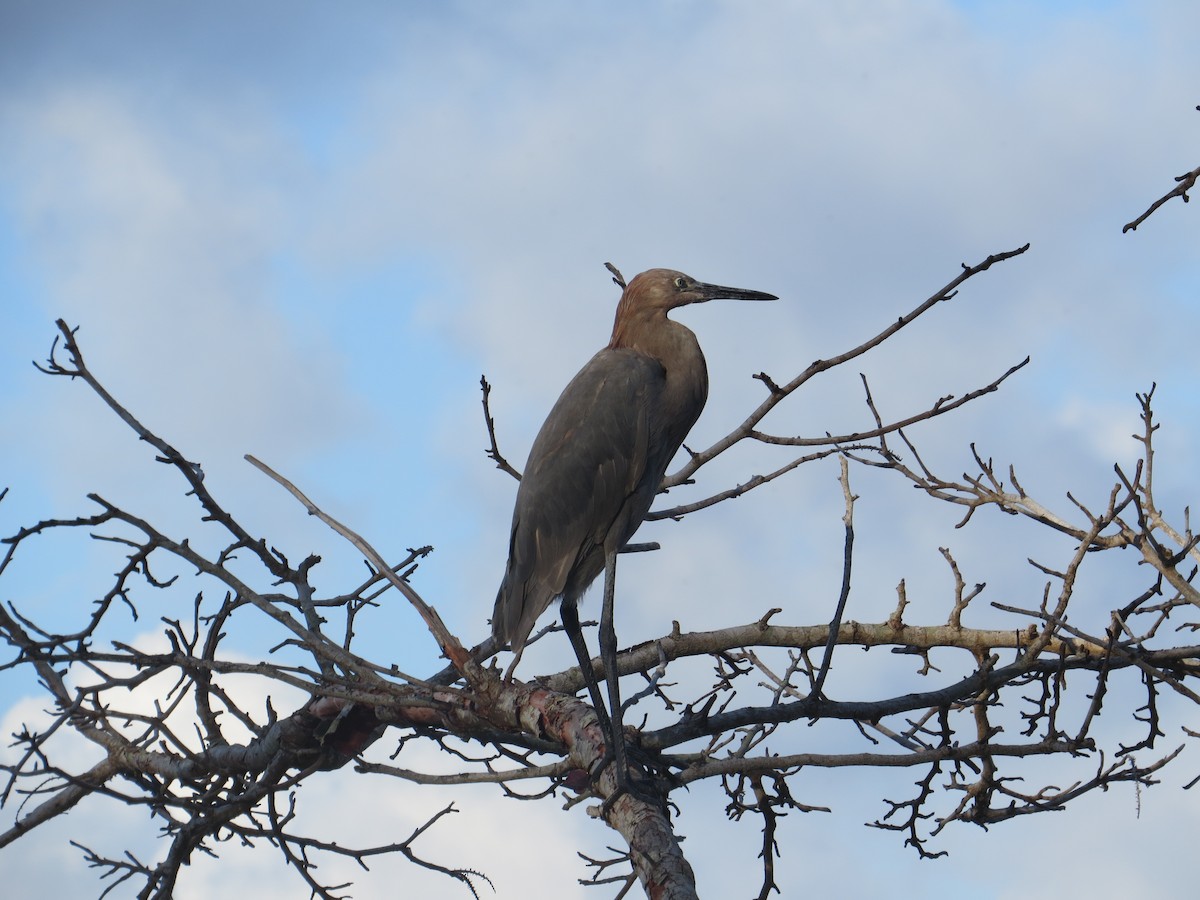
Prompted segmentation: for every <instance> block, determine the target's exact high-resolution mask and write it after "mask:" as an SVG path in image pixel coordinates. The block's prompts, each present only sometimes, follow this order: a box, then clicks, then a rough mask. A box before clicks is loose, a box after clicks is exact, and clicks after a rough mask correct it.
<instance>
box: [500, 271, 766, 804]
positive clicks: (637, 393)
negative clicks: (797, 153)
mask: <svg viewBox="0 0 1200 900" xmlns="http://www.w3.org/2000/svg"><path fill="white" fill-rule="evenodd" d="M618 284H621V282H620V281H618ZM622 286H623V287H624V290H623V291H622V294H621V299H620V301H619V302H618V304H617V312H616V317H615V319H614V322H613V330H612V337H611V339H610V340H609V342H608V346H606V347H604V348H603V349H602V350H600V351H599V352H598V353H596V355H595V356H593V357H592V358H591V360H590V361H589V362H588V363H587V365H585V366H584V367H583V368H582V369H581V370H580V371H579V373H578V374H577V375H576V376H575V377H574V378H573V379H572V380H571V382H570V383H569V384H568V385H567V386H566V388H565V389H564V390H563V392H562V394H561V395H560V396H559V398H558V400H557V402H555V404H554V407H553V408H552V409H551V410H550V414H549V416H547V418H546V421H545V423H544V424H543V425H542V427H541V430H540V431H539V432H538V435H537V438H536V439H535V440H534V442H533V446H532V448H531V450H530V452H529V460H528V461H527V462H526V464H525V470H524V473H523V475H522V478H521V482H520V486H519V487H518V489H517V499H516V504H515V506H514V509H513V518H512V531H511V533H510V536H509V543H508V564H507V566H506V567H505V570H504V578H503V580H502V581H501V583H500V589H499V591H498V592H497V594H496V606H495V610H494V612H493V614H492V636H493V638H494V639H495V642H496V646H497V647H503V646H505V645H508V647H509V649H510V650H512V652H513V654H514V660H513V663H512V664H511V665H510V667H509V672H510V673H511V672H512V669H513V668H515V666H516V663H517V661H519V659H520V657H521V653H522V651H523V650H524V648H525V644H526V642H527V641H528V640H529V636H530V634H531V633H532V631H533V628H534V625H535V623H536V622H537V620H538V619H539V618H540V617H541V615H542V614H543V613H544V612H545V611H546V610H547V609H548V608H549V607H550V605H551V604H552V603H553V602H554V601H555V600H556V599H557V600H560V601H561V613H560V614H561V620H562V625H563V630H565V631H566V632H567V635H568V637H569V638H570V640H571V646H572V648H573V649H574V651H575V656H576V658H577V659H578V661H579V665H580V667H581V669H582V670H583V676H584V679H585V681H586V682H587V685H588V690H589V694H590V696H591V699H592V705H593V706H594V707H595V710H596V717H597V719H598V721H599V722H600V726H601V728H602V729H603V730H604V731H605V732H606V735H605V741H606V748H605V761H609V760H611V761H612V762H613V763H615V765H616V767H617V768H616V776H617V784H618V786H619V788H624V786H625V785H626V784H627V782H626V777H627V765H626V759H625V748H624V730H623V726H622V720H623V716H622V712H623V711H622V709H621V701H620V689H619V686H618V675H617V668H616V656H617V639H616V632H615V630H614V628H613V617H612V612H613V597H614V594H615V589H616V558H617V554H618V553H619V552H620V550H621V548H622V547H624V546H625V545H626V543H628V541H629V539H630V538H631V537H632V536H633V534H634V532H635V531H637V529H638V526H639V525H641V524H642V520H643V519H645V517H646V514H647V513H648V512H649V511H650V505H651V503H652V502H653V500H654V497H655V495H656V494H657V493H658V492H659V489H660V488H661V486H662V481H663V477H664V476H665V474H666V471H667V466H668V465H670V463H671V460H672V458H673V457H674V456H675V453H676V451H678V450H679V448H680V446H681V445H682V444H683V441H684V439H685V438H686V437H687V434H688V432H689V431H690V430H691V428H692V426H693V425H694V424H695V422H696V420H697V419H698V418H699V417H700V413H701V411H702V410H703V409H704V404H705V401H706V400H707V399H708V368H707V366H706V365H705V362H704V354H703V353H702V352H701V351H700V344H699V342H698V341H697V340H696V336H695V334H693V333H692V331H691V329H689V328H687V326H685V325H682V324H681V323H679V322H676V321H675V320H673V319H671V318H668V315H667V314H668V313H669V312H670V311H671V310H673V309H677V308H678V307H681V306H687V305H689V304H693V303H705V302H707V301H709V300H716V299H730V300H777V299H778V298H777V297H776V296H775V295H774V294H767V293H764V292H762V291H751V290H746V289H743V288H732V287H723V286H721V285H716V284H707V283H705V282H702V281H697V280H696V279H695V278H692V277H691V276H690V275H685V274H684V273H682V272H677V271H675V270H673V269H650V270H648V271H646V272H642V273H641V274H640V275H638V276H637V277H635V278H634V279H632V280H631V281H630V282H629V283H628V285H622ZM601 572H604V576H605V577H604V601H603V605H602V609H601V618H600V631H599V642H600V656H601V660H602V662H603V665H604V676H605V681H606V682H607V686H608V710H607V714H606V710H605V708H604V701H603V698H602V697H601V694H600V689H599V685H598V683H597V680H596V677H595V673H594V672H593V671H592V663H591V655H590V654H589V653H588V650H587V644H586V642H585V640H584V637H583V632H582V630H581V628H580V624H579V611H578V610H579V600H580V598H581V597H582V595H583V593H584V592H585V591H586V590H587V588H588V587H589V586H590V585H591V583H592V582H593V581H595V579H596V578H597V576H599V574H600V573H601Z"/></svg>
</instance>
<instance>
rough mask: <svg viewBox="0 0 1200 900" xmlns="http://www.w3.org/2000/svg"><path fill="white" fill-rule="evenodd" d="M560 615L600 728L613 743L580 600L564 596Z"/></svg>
mask: <svg viewBox="0 0 1200 900" xmlns="http://www.w3.org/2000/svg"><path fill="white" fill-rule="evenodd" d="M559 615H560V616H561V617H562V625H563V631H565V632H566V633H567V637H568V638H570V639H571V647H572V649H574V651H575V658H576V659H577V660H579V670H580V671H581V672H582V673H583V680H584V681H585V682H587V689H588V694H589V696H591V698H592V706H593V707H595V710H596V718H597V719H599V721H600V729H601V730H602V731H603V732H604V740H605V743H606V744H608V743H611V740H610V736H611V735H612V722H611V721H609V718H608V710H606V709H605V708H604V698H603V696H601V694H600V684H599V683H598V682H597V681H596V673H595V672H593V671H592V656H591V654H590V653H588V648H587V642H586V641H585V640H584V639H583V628H582V627H581V626H580V624H579V606H578V602H577V601H576V600H573V599H568V598H566V597H564V598H563V601H562V608H561V609H560V610H559Z"/></svg>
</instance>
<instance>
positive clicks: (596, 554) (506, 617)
mask: <svg viewBox="0 0 1200 900" xmlns="http://www.w3.org/2000/svg"><path fill="white" fill-rule="evenodd" d="M666 391H667V376H666V372H665V370H664V369H663V366H662V364H661V363H660V362H658V361H657V360H656V359H653V358H652V357H650V356H648V355H646V354H644V353H640V352H638V351H636V350H630V349H604V350H601V351H600V352H599V353H597V354H596V355H595V356H594V357H592V359H591V361H590V362H588V364H587V365H586V366H584V367H583V369H582V370H581V371H580V372H579V374H578V375H576V376H575V378H574V379H572V381H571V383H570V384H568V385H567V387H566V389H565V390H564V391H563V392H562V395H561V396H560V397H559V398H558V401H557V402H556V403H555V405H554V408H553V409H552V410H551V412H550V415H549V416H548V417H547V419H546V421H545V423H544V424H543V425H542V429H541V431H540V432H539V433H538V436H537V438H536V440H535V441H534V443H533V447H532V449H531V450H530V453H529V462H528V463H527V464H526V467H525V473H524V475H523V477H522V480H521V485H520V487H519V488H518V490H517V501H516V505H515V508H514V510H513V523H512V533H511V536H510V539H509V559H508V566H507V568H506V570H505V573H504V579H503V581H502V583H501V585H500V590H499V592H498V594H497V596H496V607H495V611H494V613H493V616H492V632H493V635H494V636H495V637H496V639H497V640H498V641H500V642H501V643H508V644H510V645H511V647H512V649H513V651H514V652H520V650H521V649H522V648H523V647H524V645H525V641H526V640H528V638H529V634H530V633H531V632H532V630H533V627H534V624H535V623H536V622H537V619H538V617H539V616H541V614H542V613H543V612H545V611H546V609H547V608H548V607H549V606H550V604H551V603H553V602H554V601H555V600H556V599H559V598H562V597H566V598H569V599H571V600H576V599H578V597H579V596H580V595H581V594H582V593H583V592H584V591H585V590H586V589H587V587H588V585H590V584H591V583H592V581H594V580H595V578H596V576H598V575H599V574H600V572H602V571H603V569H604V557H605V552H606V550H609V549H611V550H616V549H619V548H620V547H621V546H623V545H624V544H625V543H626V542H627V541H628V540H629V538H630V537H632V536H633V532H634V531H636V530H637V527H638V525H640V524H641V521H642V519H643V518H644V517H645V515H646V513H647V511H648V510H649V508H650V504H651V503H652V502H653V500H654V495H655V493H656V492H657V490H658V487H659V485H660V484H661V482H662V477H663V473H664V472H665V470H666V467H667V465H668V464H669V463H670V460H671V457H672V456H674V454H675V451H676V450H677V449H678V448H679V441H682V440H683V436H684V435H685V434H686V432H687V428H690V427H691V424H692V422H691V421H689V422H687V428H683V429H682V433H681V434H680V435H679V436H678V439H677V440H676V439H675V435H673V434H672V435H663V434H655V433H654V425H655V423H657V422H660V421H662V416H661V415H660V409H661V405H662V402H663V397H664V394H665V392H666ZM703 402H704V400H703V397H701V398H699V406H700V407H702V406H703ZM695 415H699V408H697V409H696V410H695ZM692 421H694V416H693V417H692ZM675 430H678V429H675ZM664 439H665V442H664ZM673 440H674V446H669V444H670V442H671V441H673Z"/></svg>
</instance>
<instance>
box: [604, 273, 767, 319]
mask: <svg viewBox="0 0 1200 900" xmlns="http://www.w3.org/2000/svg"><path fill="white" fill-rule="evenodd" d="M778 299H779V298H778V297H776V296H775V295H774V294H767V293H764V292H762V291H751V290H747V289H745V288H734V287H724V286H723V285H719V284H707V283H705V282H703V281H697V280H696V279H695V278H693V277H692V276H691V275H685V274H684V273H683V272H676V271H675V270H674V269H648V270H647V271H645V272H642V274H640V275H638V276H637V277H636V278H634V279H633V280H632V281H631V282H629V286H628V287H627V288H625V293H624V294H622V295H621V304H620V307H618V310H617V316H618V318H620V316H621V312H622V308H624V309H625V310H627V311H628V312H629V313H632V312H634V311H635V310H639V311H640V310H663V311H664V312H665V311H666V310H669V309H675V308H676V307H678V306H687V305H688V304H689V303H706V302H708V301H709V300H778Z"/></svg>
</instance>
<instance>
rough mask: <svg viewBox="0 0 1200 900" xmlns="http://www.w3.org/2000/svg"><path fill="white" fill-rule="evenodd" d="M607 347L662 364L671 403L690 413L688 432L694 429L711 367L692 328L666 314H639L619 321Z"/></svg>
mask: <svg viewBox="0 0 1200 900" xmlns="http://www.w3.org/2000/svg"><path fill="white" fill-rule="evenodd" d="M608 346H609V349H611V350H618V349H628V350H635V351H637V352H638V353H644V354H645V355H646V356H649V357H651V358H653V359H655V360H657V361H658V362H660V363H661V364H662V366H663V369H664V370H665V374H666V379H667V391H668V393H669V394H671V395H672V401H671V402H673V403H675V404H677V407H678V408H679V409H680V410H681V411H682V410H683V409H687V410H688V411H689V412H688V415H686V416H685V418H687V417H689V416H690V419H691V421H688V422H687V428H690V427H691V425H692V422H693V421H695V417H696V416H699V415H700V410H701V409H703V408H704V402H705V400H706V399H707V398H708V366H707V365H706V364H705V362H704V354H703V353H702V352H700V343H699V341H697V340H696V335H694V334H693V333H692V330H691V329H690V328H688V327H687V326H686V325H683V324H681V323H679V322H676V321H675V320H674V319H668V318H667V315H666V312H665V311H663V310H651V311H639V312H638V313H636V314H634V315H626V316H619V317H618V319H617V323H616V325H615V326H614V327H613V335H612V340H611V341H609V344H608ZM686 430H687V429H686V428H685V429H684V431H685V432H686ZM680 439H681V440H682V435H681V436H680Z"/></svg>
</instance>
